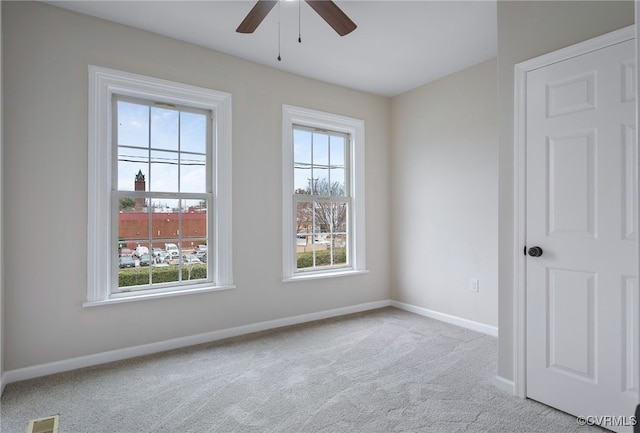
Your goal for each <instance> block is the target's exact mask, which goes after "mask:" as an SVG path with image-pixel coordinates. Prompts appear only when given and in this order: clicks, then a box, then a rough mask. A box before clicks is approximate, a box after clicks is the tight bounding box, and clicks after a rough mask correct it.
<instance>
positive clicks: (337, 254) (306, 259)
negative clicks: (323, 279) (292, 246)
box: [298, 248, 347, 269]
mask: <svg viewBox="0 0 640 433" xmlns="http://www.w3.org/2000/svg"><path fill="white" fill-rule="evenodd" d="M333 262H334V264H345V263H347V249H346V248H334V249H333ZM329 265H331V250H330V249H327V250H321V251H316V266H329ZM312 266H313V251H309V252H305V253H298V269H303V268H310V267H312Z"/></svg>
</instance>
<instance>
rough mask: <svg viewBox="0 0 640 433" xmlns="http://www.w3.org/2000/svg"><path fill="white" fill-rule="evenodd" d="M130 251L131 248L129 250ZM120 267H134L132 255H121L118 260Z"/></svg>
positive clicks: (134, 262)
mask: <svg viewBox="0 0 640 433" xmlns="http://www.w3.org/2000/svg"><path fill="white" fill-rule="evenodd" d="M129 251H131V250H129ZM118 265H119V266H120V269H122V268H135V267H136V261H135V260H133V257H132V256H130V255H129V256H121V257H120V260H119V264H118Z"/></svg>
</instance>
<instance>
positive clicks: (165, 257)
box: [154, 250, 171, 264]
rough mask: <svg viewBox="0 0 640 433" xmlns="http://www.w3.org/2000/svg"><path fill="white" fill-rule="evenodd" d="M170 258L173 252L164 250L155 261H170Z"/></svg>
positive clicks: (158, 262) (157, 262)
mask: <svg viewBox="0 0 640 433" xmlns="http://www.w3.org/2000/svg"><path fill="white" fill-rule="evenodd" d="M170 258H171V254H169V253H168V252H166V251H164V250H162V252H161V253H160V254H158V255H157V256H156V257H155V258H154V261H155V262H156V264H160V263H169V259H170Z"/></svg>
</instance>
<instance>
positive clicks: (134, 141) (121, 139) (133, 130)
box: [116, 101, 149, 147]
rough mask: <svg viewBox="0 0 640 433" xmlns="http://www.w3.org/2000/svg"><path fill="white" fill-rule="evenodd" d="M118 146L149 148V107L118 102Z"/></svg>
mask: <svg viewBox="0 0 640 433" xmlns="http://www.w3.org/2000/svg"><path fill="white" fill-rule="evenodd" d="M116 109H117V110H118V145H120V146H138V147H149V106H147V105H140V104H134V103H131V102H124V101H118V103H117V107H116Z"/></svg>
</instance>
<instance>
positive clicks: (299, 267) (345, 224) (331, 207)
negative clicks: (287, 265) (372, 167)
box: [293, 125, 351, 272]
mask: <svg viewBox="0 0 640 433" xmlns="http://www.w3.org/2000/svg"><path fill="white" fill-rule="evenodd" d="M348 156H349V134H347V133H343V132H338V131H328V130H321V129H316V128H310V127H306V126H302V125H294V127H293V158H294V160H293V179H294V191H293V201H294V208H295V212H296V216H295V225H296V239H295V244H296V245H295V249H296V265H295V272H309V271H319V270H327V269H331V268H340V267H347V266H349V265H350V261H349V254H348V253H347V249H348V248H349V238H350V232H349V208H350V206H351V205H350V203H351V199H350V193H349V191H350V188H349V184H348V179H349V165H348Z"/></svg>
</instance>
